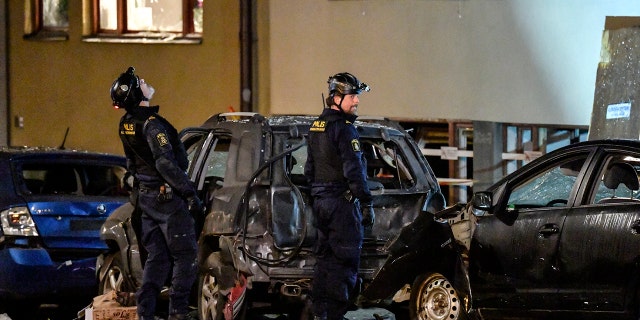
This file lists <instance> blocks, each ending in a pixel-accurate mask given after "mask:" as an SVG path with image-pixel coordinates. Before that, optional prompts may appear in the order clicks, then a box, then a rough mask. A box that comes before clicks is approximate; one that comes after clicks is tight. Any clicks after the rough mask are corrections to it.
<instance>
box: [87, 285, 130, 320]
mask: <svg viewBox="0 0 640 320" xmlns="http://www.w3.org/2000/svg"><path fill="white" fill-rule="evenodd" d="M84 319H85V320H138V313H137V312H136V307H135V306H133V307H123V306H121V305H120V304H119V303H118V302H116V299H115V292H114V291H112V292H108V293H105V294H103V295H100V296H97V297H95V298H93V303H92V304H91V306H90V307H89V308H87V309H85V313H84Z"/></svg>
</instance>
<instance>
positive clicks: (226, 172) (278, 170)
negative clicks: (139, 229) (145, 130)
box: [97, 113, 469, 320]
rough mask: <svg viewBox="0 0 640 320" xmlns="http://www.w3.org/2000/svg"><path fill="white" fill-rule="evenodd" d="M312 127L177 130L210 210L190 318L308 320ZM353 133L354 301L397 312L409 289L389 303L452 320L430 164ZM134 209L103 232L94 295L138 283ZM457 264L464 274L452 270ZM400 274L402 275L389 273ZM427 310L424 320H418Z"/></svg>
mask: <svg viewBox="0 0 640 320" xmlns="http://www.w3.org/2000/svg"><path fill="white" fill-rule="evenodd" d="M314 119H315V117H313V116H302V115H274V116H269V117H265V116H262V115H260V114H256V113H226V114H216V115H213V116H212V117H210V118H209V119H208V120H207V121H205V122H204V123H203V125H202V126H200V127H196V128H186V129H184V130H182V132H181V139H182V141H183V142H184V144H185V147H186V149H187V153H188V155H189V161H190V166H189V169H188V174H189V176H190V177H191V179H192V181H194V183H195V184H196V186H197V190H198V192H199V197H200V198H201V199H203V202H204V203H205V206H206V216H204V217H202V219H196V220H198V221H197V223H196V225H197V228H198V232H199V240H198V244H199V245H198V247H199V253H198V262H199V280H198V283H197V284H196V286H195V288H194V293H195V294H194V296H195V297H196V298H195V299H194V308H195V309H197V313H198V316H199V318H200V319H202V320H213V319H231V318H234V319H243V318H244V317H245V316H246V312H247V309H248V308H251V306H252V305H264V304H265V303H266V304H267V305H269V306H270V307H272V308H275V309H277V308H279V307H283V308H284V310H286V312H287V313H289V318H290V319H297V318H299V317H300V316H301V315H302V313H303V312H304V311H303V310H304V307H305V301H306V298H307V295H308V293H309V292H310V284H311V278H312V277H313V269H314V265H315V258H314V255H313V254H312V245H313V243H314V241H315V238H316V229H315V227H314V221H313V214H312V209H311V205H310V202H309V201H310V194H309V193H310V186H309V185H308V184H307V180H306V179H305V177H304V175H303V172H304V165H305V162H306V157H307V149H306V136H307V134H308V131H309V127H310V125H311V123H312V121H313V120H314ZM354 124H355V126H356V128H357V130H358V132H359V134H360V138H361V139H360V140H361V145H362V150H363V154H364V156H365V157H366V159H367V171H368V172H367V174H368V178H369V184H370V186H369V187H370V189H371V192H372V194H373V206H374V208H375V212H376V220H375V224H374V225H373V226H372V227H369V228H368V229H366V230H365V239H364V243H363V248H362V255H361V265H360V270H359V278H360V280H359V284H360V285H359V286H358V288H357V289H358V290H359V291H358V292H359V293H364V295H360V299H359V302H360V303H361V304H366V305H380V304H383V305H384V304H387V303H395V301H394V299H392V298H393V297H394V295H396V294H397V293H399V292H402V291H403V290H405V289H406V288H405V286H407V285H408V286H418V287H420V290H414V291H415V292H418V293H414V291H412V293H411V296H410V297H409V296H406V295H405V297H404V298H400V299H395V300H397V301H399V302H404V301H407V300H413V302H412V303H410V309H414V310H413V311H411V312H412V314H414V315H416V319H445V318H446V319H457V318H458V315H459V314H463V313H464V309H465V308H466V305H465V303H466V301H468V300H469V299H468V285H467V282H466V274H465V273H464V272H465V270H466V269H464V268H463V267H462V262H461V259H460V256H459V254H458V248H457V246H456V245H455V241H454V240H453V234H452V232H451V229H450V227H449V225H448V223H447V221H446V220H442V219H438V218H437V217H435V216H434V213H435V212H439V211H441V210H442V209H444V207H445V201H444V197H443V195H442V194H441V192H440V187H439V186H438V183H437V181H436V178H435V176H434V174H433V172H432V170H431V168H430V166H429V164H428V163H427V162H426V160H425V158H424V156H423V155H422V154H421V151H420V149H419V148H418V146H417V144H416V143H415V141H413V139H412V138H411V136H410V135H409V134H408V133H407V132H406V131H405V130H404V129H403V128H402V127H401V126H400V125H398V124H397V123H396V122H394V121H391V120H389V119H385V118H366V117H360V118H359V119H358V121H356V122H355V123H354ZM133 210H135V208H134V206H133V205H132V204H126V205H124V206H122V207H121V208H119V209H118V210H116V212H115V213H114V214H113V215H112V216H111V218H110V219H109V220H107V222H105V224H104V225H103V227H102V231H101V237H102V239H103V240H104V241H105V242H106V243H107V244H108V246H109V248H110V250H109V252H107V253H105V254H103V255H102V256H101V257H100V258H99V261H98V266H97V267H98V280H99V283H100V290H101V292H106V291H109V290H118V291H129V292H133V291H135V290H136V288H137V287H138V286H139V285H140V282H141V275H142V266H143V265H144V252H143V250H142V248H141V246H139V245H138V243H137V240H136V232H135V230H136V225H135V219H134V221H133V223H132V219H131V216H132V214H131V213H132V212H133ZM403 228H404V231H403V232H401V230H403ZM420 231H427V233H429V234H432V235H433V237H432V238H431V239H433V242H430V243H425V242H424V241H427V240H426V239H425V238H421V237H418V236H414V234H413V233H414V232H415V233H416V234H420V233H419V232H420ZM416 247H419V251H420V252H422V253H424V257H430V256H434V255H436V256H438V258H437V259H424V257H415V256H413V255H411V253H412V252H414V251H415V250H414V249H415V248H416ZM408 256H411V257H408ZM456 264H457V265H459V266H461V267H451V266H452V265H456ZM417 266H421V268H417ZM397 268H404V270H407V272H406V274H405V275H403V276H402V277H398V276H396V275H394V274H393V273H392V272H390V271H391V270H394V269H397ZM374 279H375V280H374ZM354 296H358V295H357V294H354ZM390 301H391V302H390ZM460 301H462V302H460ZM434 306H435V307H434ZM425 309H428V311H425ZM431 310H437V311H435V312H432V311H431ZM429 312H431V314H430V315H431V316H432V317H419V316H417V315H420V314H424V313H429ZM436 314H437V316H439V317H440V318H435V317H433V316H435V315H436ZM443 315H445V317H444V318H442V316H443ZM449 315H451V316H449Z"/></svg>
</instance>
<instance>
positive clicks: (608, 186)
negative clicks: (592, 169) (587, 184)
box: [592, 154, 640, 203]
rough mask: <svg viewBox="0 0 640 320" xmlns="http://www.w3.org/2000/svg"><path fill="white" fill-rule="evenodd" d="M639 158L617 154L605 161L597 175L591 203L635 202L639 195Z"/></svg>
mask: <svg viewBox="0 0 640 320" xmlns="http://www.w3.org/2000/svg"><path fill="white" fill-rule="evenodd" d="M639 171H640V158H638V157H636V156H635V155H633V156H632V155H624V154H618V155H614V156H611V157H610V158H609V159H607V161H606V164H605V165H604V166H602V169H601V173H600V174H599V175H598V177H599V179H598V185H597V188H596V190H595V194H594V196H593V197H592V198H593V201H592V203H619V202H636V201H640V200H638V198H639V196H640V194H639V193H638V189H639V188H640V181H639V180H638V172H639Z"/></svg>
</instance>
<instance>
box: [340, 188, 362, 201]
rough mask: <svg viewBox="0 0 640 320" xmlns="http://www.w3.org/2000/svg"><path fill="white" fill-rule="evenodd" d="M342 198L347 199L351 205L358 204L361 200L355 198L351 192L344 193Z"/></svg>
mask: <svg viewBox="0 0 640 320" xmlns="http://www.w3.org/2000/svg"><path fill="white" fill-rule="evenodd" d="M342 196H343V197H344V198H345V199H347V201H349V202H351V203H358V202H359V200H358V198H356V197H355V196H353V193H352V192H351V190H347V191H345V192H343V193H342Z"/></svg>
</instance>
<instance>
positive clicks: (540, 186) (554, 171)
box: [508, 156, 586, 208]
mask: <svg viewBox="0 0 640 320" xmlns="http://www.w3.org/2000/svg"><path fill="white" fill-rule="evenodd" d="M585 159H586V156H581V157H580V158H577V159H576V158H572V159H569V160H565V162H562V163H559V164H558V165H556V166H554V167H551V168H548V169H547V170H545V171H543V172H542V173H540V174H538V175H536V176H535V177H533V178H532V179H529V180H527V181H524V182H523V183H521V184H520V185H518V186H517V187H516V188H514V189H513V191H512V192H511V195H510V196H509V202H508V205H509V207H512V208H517V207H525V208H527V207H550V206H565V205H567V202H568V200H569V195H570V194H571V190H572V189H573V186H574V184H575V182H576V179H577V176H578V174H579V173H580V170H581V168H582V165H583V164H584V162H585Z"/></svg>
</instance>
